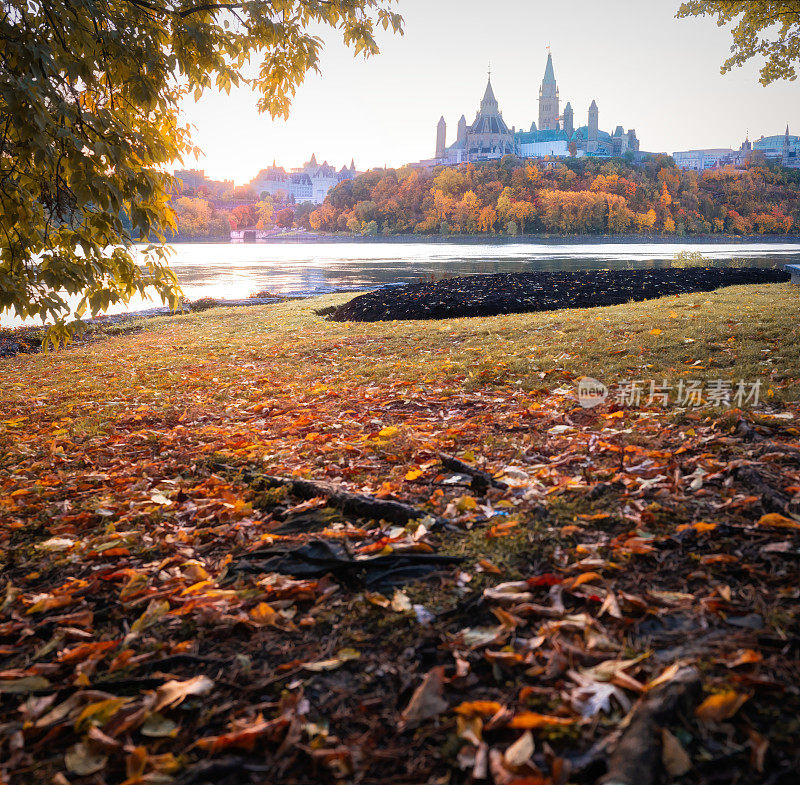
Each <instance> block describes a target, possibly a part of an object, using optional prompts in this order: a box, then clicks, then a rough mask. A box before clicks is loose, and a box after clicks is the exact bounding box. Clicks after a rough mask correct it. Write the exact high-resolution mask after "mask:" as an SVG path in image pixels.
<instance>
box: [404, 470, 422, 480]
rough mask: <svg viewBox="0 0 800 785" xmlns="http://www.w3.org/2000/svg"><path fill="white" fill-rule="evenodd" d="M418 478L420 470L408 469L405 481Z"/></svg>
mask: <svg viewBox="0 0 800 785" xmlns="http://www.w3.org/2000/svg"><path fill="white" fill-rule="evenodd" d="M418 477H422V469H409V470H408V471H407V472H406V479H407V480H416V479H417V478H418Z"/></svg>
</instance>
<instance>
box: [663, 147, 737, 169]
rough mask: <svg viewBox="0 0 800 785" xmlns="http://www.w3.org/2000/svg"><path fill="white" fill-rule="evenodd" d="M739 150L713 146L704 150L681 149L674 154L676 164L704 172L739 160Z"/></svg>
mask: <svg viewBox="0 0 800 785" xmlns="http://www.w3.org/2000/svg"><path fill="white" fill-rule="evenodd" d="M736 153H737V151H736V150H733V149H732V148H730V147H711V148H708V149H704V150H679V151H677V152H674V153H673V154H672V160H673V161H675V166H678V167H680V168H681V169H693V170H694V171H696V172H702V171H703V170H704V169H711V168H713V167H716V166H725V165H728V164H733V163H736V162H738V161H734V159H735V158H736V159H738V156H737V155H736Z"/></svg>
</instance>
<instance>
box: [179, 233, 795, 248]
mask: <svg viewBox="0 0 800 785" xmlns="http://www.w3.org/2000/svg"><path fill="white" fill-rule="evenodd" d="M169 242H170V243H171V244H175V245H181V244H191V243H219V244H231V243H232V244H234V245H270V244H278V245H279V244H282V243H365V244H369V243H429V244H431V245H447V244H450V243H464V244H469V245H498V244H499V245H515V244H517V243H522V244H531V245H538V244H541V243H553V244H556V245H582V244H586V243H607V244H610V245H616V244H620V243H647V244H656V243H675V244H678V245H684V244H685V245H691V244H693V243H703V244H706V245H718V244H724V243H798V242H800V235H798V234H789V235H786V234H754V235H736V234H697V235H673V234H573V235H564V234H546V233H540V234H518V235H513V236H512V235H505V234H485V235H475V234H448V235H431V234H380V235H361V234H351V233H350V232H331V233H325V232H312V231H302V232H299V231H295V230H292V231H287V232H285V233H281V234H275V235H271V236H270V237H267V238H264V239H262V240H258V241H255V240H252V241H242V240H236V241H232V240H231V239H230V237H228V236H221V237H206V238H199V237H198V238H189V237H187V238H173V239H171V240H170V241H169Z"/></svg>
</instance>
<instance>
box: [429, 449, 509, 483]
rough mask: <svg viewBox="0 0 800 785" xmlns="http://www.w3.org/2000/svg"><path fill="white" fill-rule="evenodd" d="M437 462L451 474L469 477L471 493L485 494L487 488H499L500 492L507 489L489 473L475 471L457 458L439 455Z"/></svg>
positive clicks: (443, 454) (479, 470)
mask: <svg viewBox="0 0 800 785" xmlns="http://www.w3.org/2000/svg"><path fill="white" fill-rule="evenodd" d="M439 460H440V461H441V462H442V466H444V468H445V469H449V470H450V471H451V472H456V473H457V474H466V475H467V477H470V478H471V482H470V487H471V488H472V490H473V491H477V492H478V493H485V492H486V491H488V490H489V488H499V489H501V490H505V489H506V488H508V485H506V484H505V483H504V482H501V481H500V480H495V478H494V477H493V476H492V475H491V474H489V472H485V471H482V470H481V469H476V468H474V467H473V466H470V465H469V464H468V463H464V461H459V460H458V458H454V457H453V456H452V455H446V454H445V453H439Z"/></svg>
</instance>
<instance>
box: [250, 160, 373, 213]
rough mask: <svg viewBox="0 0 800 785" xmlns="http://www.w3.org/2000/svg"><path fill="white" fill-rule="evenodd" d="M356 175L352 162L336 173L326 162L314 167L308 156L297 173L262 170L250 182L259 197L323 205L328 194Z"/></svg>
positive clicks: (283, 170) (280, 170) (272, 168)
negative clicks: (265, 195) (280, 194)
mask: <svg viewBox="0 0 800 785" xmlns="http://www.w3.org/2000/svg"><path fill="white" fill-rule="evenodd" d="M357 174H358V172H356V165H355V163H354V161H352V160H351V161H350V168H348V167H346V166H343V167H342V168H341V169H340V170H339V171H338V172H337V171H336V169H335V168H334V167H333V166H331V165H330V164H329V163H328V162H327V161H323V163H321V164H318V163H317V157H316V155H312V156H311V160H310V161H307V162H306V163H305V164H303V166H301V167H300V168H299V169H293V170H292V171H291V172H287V171H286V170H285V169H284V168H283V167H279V166H276V165H275V162H274V161H273V163H272V166H270V167H269V168H268V169H262V170H261V171H260V172H259V173H258V174H257V175H256V176H255V178H254V179H253V180H251V182H250V187H251V188H253V190H255V192H256V193H257V194H258V195H259V196H260V195H261V194H263V193H268V194H269V195H270V196H275V195H276V194H277V193H278V192H281V191H282V192H283V193H285V194H286V195H287V196H288V197H291V198H293V199H294V201H295V202H313V203H314V204H322V203H323V202H324V201H325V197H326V196H327V195H328V191H330V189H331V188H333V187H334V186H335V185H337V184H338V183H341V182H342V181H343V180H352V179H353V178H355V176H356V175H357Z"/></svg>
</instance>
